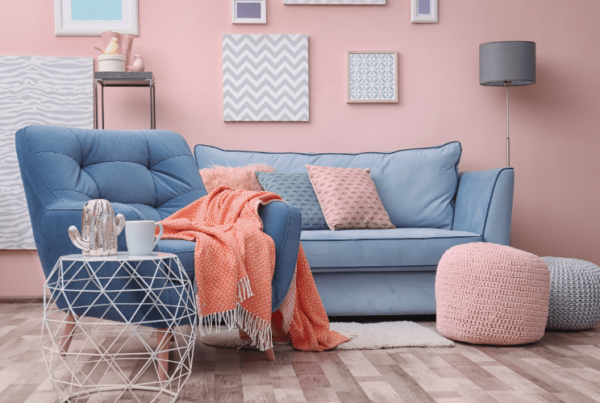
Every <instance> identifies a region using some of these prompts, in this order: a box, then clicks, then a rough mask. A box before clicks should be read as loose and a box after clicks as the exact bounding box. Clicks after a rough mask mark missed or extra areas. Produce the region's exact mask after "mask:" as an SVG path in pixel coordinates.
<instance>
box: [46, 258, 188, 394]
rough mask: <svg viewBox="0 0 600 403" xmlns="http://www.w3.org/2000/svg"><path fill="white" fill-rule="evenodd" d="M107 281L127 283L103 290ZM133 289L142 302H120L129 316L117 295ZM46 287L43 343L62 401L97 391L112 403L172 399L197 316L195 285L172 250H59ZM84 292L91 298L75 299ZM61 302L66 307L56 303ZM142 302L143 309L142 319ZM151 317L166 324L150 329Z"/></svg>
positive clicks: (182, 376)
mask: <svg viewBox="0 0 600 403" xmlns="http://www.w3.org/2000/svg"><path fill="white" fill-rule="evenodd" d="M142 264H143V265H145V266H144V268H145V269H144V270H143V272H142V270H141V269H140V267H141V265H142ZM106 265H113V266H114V269H113V266H106ZM148 267H150V269H148ZM107 272H109V273H112V274H111V275H108V276H107V274H106V273H107ZM165 279H166V281H165ZM111 282H116V283H113V284H125V287H123V289H122V290H121V291H120V292H119V291H118V290H117V291H115V290H114V289H112V290H110V291H107V289H108V288H109V287H108V286H107V285H108V284H111ZM90 287H91V288H97V290H91V291H90ZM131 287H134V288H135V290H133V292H137V293H141V294H138V296H139V295H143V301H142V303H140V304H139V306H129V307H127V306H125V307H126V308H127V309H130V310H131V311H132V312H134V314H133V315H128V314H124V313H123V312H122V311H124V306H123V305H121V304H120V303H119V302H115V301H116V300H117V299H118V297H119V296H121V297H122V296H123V295H122V293H126V292H132V290H130V289H128V288H131ZM119 288H120V287H119ZM166 290H169V292H171V293H172V292H173V291H175V292H176V293H177V295H178V298H176V301H174V302H173V301H171V300H169V302H167V303H165V302H164V301H163V300H162V299H164V297H163V298H162V299H161V295H162V293H163V292H165V291H166ZM44 291H45V293H44V319H43V327H42V342H41V347H42V353H43V356H44V361H45V363H46V366H47V369H48V371H49V374H50V377H51V379H52V383H53V385H54V389H55V391H56V394H57V396H58V398H59V401H60V402H68V401H79V399H80V398H81V399H84V400H85V399H87V398H89V397H90V396H91V395H92V394H96V393H102V394H103V395H102V397H103V399H107V398H108V399H109V400H110V398H112V397H114V401H117V400H119V399H127V400H131V401H137V402H158V401H161V402H162V401H171V402H175V401H176V400H177V398H178V396H179V393H180V392H181V389H182V388H183V385H184V384H185V382H186V381H187V379H188V378H189V376H190V374H191V369H192V360H193V356H194V346H195V341H196V325H197V320H198V314H197V311H196V303H195V301H194V287H193V284H192V282H191V281H190V279H189V278H188V276H187V274H186V272H185V270H184V268H183V266H182V264H181V262H180V261H179V259H178V258H177V256H176V255H173V254H167V253H153V254H152V255H150V256H130V255H129V254H127V253H118V254H117V255H113V256H101V257H95V256H94V257H92V256H83V255H69V256H63V257H61V258H60V259H59V260H58V262H57V263H56V265H55V266H54V268H53V270H52V272H51V274H50V275H49V276H48V279H47V281H46V283H45V285H44ZM82 293H92V294H93V295H92V300H93V302H91V303H88V304H81V303H79V302H78V301H80V300H82V299H81V298H79V297H80V296H81V294H82ZM94 293H95V294H94ZM58 300H60V301H61V302H62V303H63V305H64V304H66V305H67V306H68V307H67V308H66V309H64V310H63V309H59V308H58V307H57V305H56V304H55V301H58ZM100 300H102V301H103V303H104V305H106V309H105V314H103V315H97V312H96V316H98V317H93V316H90V315H86V313H88V312H89V311H90V310H91V309H98V307H97V306H96V307H94V302H95V301H100ZM99 305H101V304H99ZM132 305H133V304H132ZM142 307H144V308H145V309H146V310H147V313H146V314H145V315H143V316H141V317H140V315H142V314H143V310H144V309H143V308H142ZM101 309H102V308H101ZM107 312H112V314H113V315H115V314H116V315H118V316H120V319H119V321H114V320H106V318H105V315H106V313H107ZM150 312H153V313H154V316H156V315H157V312H160V315H159V318H158V319H154V320H150V319H148V315H149V314H150ZM165 312H167V314H165ZM173 312H175V314H173ZM152 322H153V323H155V324H158V323H164V324H165V325H164V326H165V327H164V328H161V329H155V328H152V327H148V326H147V325H148V324H149V323H152ZM154 336H155V337H154ZM169 366H170V368H169ZM169 369H170V370H169ZM165 399H166V400H165ZM107 401H108V400H107Z"/></svg>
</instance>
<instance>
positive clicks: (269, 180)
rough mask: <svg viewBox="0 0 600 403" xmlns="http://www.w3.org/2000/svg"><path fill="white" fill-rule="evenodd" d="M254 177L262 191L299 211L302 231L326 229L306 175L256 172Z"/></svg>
mask: <svg viewBox="0 0 600 403" xmlns="http://www.w3.org/2000/svg"><path fill="white" fill-rule="evenodd" d="M256 177H257V178H258V181H259V182H260V184H261V185H262V187H263V189H264V190H266V191H267V192H272V193H275V194H278V195H279V196H281V198H282V199H283V200H285V201H286V202H288V203H290V204H291V205H292V206H296V207H298V208H299V209H300V213H302V229H303V230H313V229H327V223H326V222H325V217H324V216H323V211H321V206H320V205H319V200H317V195H315V191H314V190H313V187H312V185H311V183H310V180H309V179H308V174H305V173H295V174H280V173H268V172H257V173H256Z"/></svg>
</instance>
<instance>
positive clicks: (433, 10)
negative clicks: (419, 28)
mask: <svg viewBox="0 0 600 403" xmlns="http://www.w3.org/2000/svg"><path fill="white" fill-rule="evenodd" d="M411 3H412V6H411V13H410V22H412V23H413V24H437V23H438V22H439V8H438V0H411ZM426 11H429V12H426Z"/></svg>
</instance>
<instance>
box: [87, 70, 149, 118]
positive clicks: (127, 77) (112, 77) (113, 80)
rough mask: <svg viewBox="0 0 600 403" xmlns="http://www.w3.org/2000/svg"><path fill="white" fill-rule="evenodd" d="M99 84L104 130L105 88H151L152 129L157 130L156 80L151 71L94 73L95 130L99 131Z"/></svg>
mask: <svg viewBox="0 0 600 403" xmlns="http://www.w3.org/2000/svg"><path fill="white" fill-rule="evenodd" d="M98 84H100V87H101V90H100V94H101V104H102V129H104V87H148V88H150V129H153V130H155V129H156V86H155V84H156V79H155V78H154V74H152V72H151V71H141V72H135V71H129V72H120V71H96V72H94V116H95V121H94V129H98V125H99V119H98Z"/></svg>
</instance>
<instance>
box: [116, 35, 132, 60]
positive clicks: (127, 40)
mask: <svg viewBox="0 0 600 403" xmlns="http://www.w3.org/2000/svg"><path fill="white" fill-rule="evenodd" d="M121 39H122V41H123V47H120V46H119V51H120V53H121V54H122V55H123V56H125V57H126V59H125V66H129V63H130V62H131V48H132V47H133V35H121Z"/></svg>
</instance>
